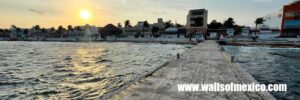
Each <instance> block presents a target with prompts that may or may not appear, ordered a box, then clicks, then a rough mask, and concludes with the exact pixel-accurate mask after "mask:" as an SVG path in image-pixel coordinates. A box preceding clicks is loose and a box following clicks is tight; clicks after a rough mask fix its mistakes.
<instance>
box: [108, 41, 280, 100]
mask: <svg viewBox="0 0 300 100" xmlns="http://www.w3.org/2000/svg"><path fill="white" fill-rule="evenodd" d="M228 58H229V57H228V56H226V54H225V53H224V52H222V51H220V48H219V47H218V44H217V43H216V42H215V41H205V42H203V43H200V44H198V45H197V46H195V47H193V48H191V49H189V50H187V51H186V52H185V53H183V54H182V55H180V59H174V60H172V61H170V62H169V64H167V65H166V66H164V67H162V68H161V69H159V70H157V71H156V72H154V73H153V74H152V75H150V76H148V77H145V78H143V79H141V80H140V81H137V82H135V83H133V84H131V85H130V86H128V87H127V88H124V89H123V90H121V91H120V92H118V93H117V94H115V95H113V96H112V98H111V99H122V100H124V99H125V100H174V99H175V100H178V99H180V100H275V98H274V97H273V96H272V95H270V93H268V92H178V89H177V84H208V83H214V82H217V83H221V84H230V83H232V82H233V83H235V84H251V83H252V82H257V81H256V80H255V79H254V78H253V77H252V76H251V75H250V74H249V73H247V72H246V71H244V69H242V68H241V67H240V66H239V65H237V64H233V63H230V61H228Z"/></svg>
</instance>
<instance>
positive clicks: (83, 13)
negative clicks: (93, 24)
mask: <svg viewBox="0 0 300 100" xmlns="http://www.w3.org/2000/svg"><path fill="white" fill-rule="evenodd" d="M80 17H81V18H82V19H84V20H88V19H90V18H91V13H90V11H88V10H81V11H80Z"/></svg>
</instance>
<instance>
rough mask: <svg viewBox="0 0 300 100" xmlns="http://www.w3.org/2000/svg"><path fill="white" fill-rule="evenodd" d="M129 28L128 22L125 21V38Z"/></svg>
mask: <svg viewBox="0 0 300 100" xmlns="http://www.w3.org/2000/svg"><path fill="white" fill-rule="evenodd" d="M129 26H130V21H129V20H126V21H125V26H124V27H125V33H126V37H128V34H127V28H128V27H129Z"/></svg>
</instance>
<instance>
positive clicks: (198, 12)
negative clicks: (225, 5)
mask: <svg viewBox="0 0 300 100" xmlns="http://www.w3.org/2000/svg"><path fill="white" fill-rule="evenodd" d="M207 17H208V12H207V10H206V9H194V10H190V11H189V13H188V15H187V25H186V29H187V34H206V33H207V28H208V27H207Z"/></svg>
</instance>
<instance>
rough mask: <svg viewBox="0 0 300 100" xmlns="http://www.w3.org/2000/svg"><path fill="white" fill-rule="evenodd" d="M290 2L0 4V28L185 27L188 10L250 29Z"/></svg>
mask: <svg viewBox="0 0 300 100" xmlns="http://www.w3.org/2000/svg"><path fill="white" fill-rule="evenodd" d="M292 1H293V0H0V13H1V18H0V27H1V28H8V27H9V26H11V25H12V24H15V25H17V26H19V27H24V28H27V27H31V26H33V25H36V24H39V25H41V26H42V27H47V28H48V27H51V26H55V27H57V26H59V25H63V26H67V25H84V24H85V23H89V24H94V25H97V26H104V25H106V24H108V23H112V24H117V23H119V22H120V23H124V20H126V19H129V20H130V21H131V23H132V24H136V23H137V21H144V20H148V21H149V22H150V23H153V22H156V21H157V18H163V19H164V20H172V21H173V22H175V21H176V22H178V23H180V24H185V23H186V16H187V13H188V11H189V10H190V9H200V8H205V9H207V10H208V13H209V22H210V21H211V20H213V19H216V20H218V21H222V22H223V21H224V20H225V19H226V18H228V17H233V18H234V19H235V21H236V23H238V24H240V25H248V26H253V25H254V24H253V22H254V20H255V19H256V18H257V17H262V16H265V15H267V14H269V13H272V12H276V11H278V10H280V9H281V8H282V6H283V5H285V4H288V3H290V2H292ZM82 9H87V10H89V11H90V12H91V13H93V12H95V14H93V16H92V18H91V19H90V20H88V21H87V20H83V19H81V18H80V16H79V12H80V11H81V10H82Z"/></svg>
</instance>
